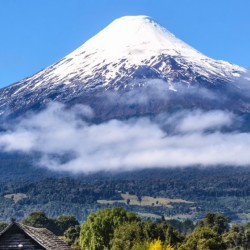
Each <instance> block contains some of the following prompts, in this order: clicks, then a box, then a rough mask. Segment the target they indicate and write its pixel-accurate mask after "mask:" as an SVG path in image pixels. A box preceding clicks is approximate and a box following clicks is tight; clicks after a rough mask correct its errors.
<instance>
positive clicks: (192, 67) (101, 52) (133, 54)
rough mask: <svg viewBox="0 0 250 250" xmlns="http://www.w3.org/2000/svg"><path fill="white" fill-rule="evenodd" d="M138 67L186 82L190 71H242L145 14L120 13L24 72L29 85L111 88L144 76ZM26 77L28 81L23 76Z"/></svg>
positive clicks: (230, 73) (229, 73)
mask: <svg viewBox="0 0 250 250" xmlns="http://www.w3.org/2000/svg"><path fill="white" fill-rule="evenodd" d="M142 67H148V68H149V69H150V71H151V73H153V76H152V77H151V78H154V77H155V76H156V78H160V79H164V80H166V81H169V82H175V81H179V80H180V79H181V78H182V77H184V78H185V79H184V80H185V81H186V82H188V81H190V80H192V79H193V78H194V76H193V74H195V75H196V76H199V77H200V76H201V77H205V78H208V79H209V78H211V77H212V78H215V77H216V78H218V77H222V78H226V79H227V80H230V79H231V78H234V77H237V76H238V75H240V74H241V73H242V72H244V69H243V68H241V67H239V66H237V65H232V64H230V63H227V62H223V61H216V60H213V59H211V58H209V57H207V56H205V55H203V54H202V53H200V52H198V51H197V50H195V49H193V48H192V47H190V46H189V45H187V44H186V43H184V42H182V41H181V40H180V39H178V38H176V37H175V36H174V35H173V34H172V33H170V32H169V31H167V30H166V29H165V28H164V27H162V26H161V25H160V24H158V23H157V22H156V21H154V20H153V19H152V18H150V17H147V16H125V17H121V18H119V19H116V20H114V21H113V22H112V23H111V24H110V25H108V26H107V27H106V28H104V29H103V30H102V31H100V32H99V33H98V34H96V35H95V36H94V37H92V38H91V39H89V40H88V41H87V42H85V43H84V44H83V45H82V46H81V47H79V48H78V49H76V50H75V51H73V52H72V53H71V54H69V55H68V56H66V57H65V58H63V59H62V60H61V61H59V62H58V63H56V64H54V65H52V66H50V67H48V68H46V69H45V70H43V71H41V72H39V73H37V74H35V75H34V76H32V77H31V78H28V85H29V86H28V87H29V88H30V89H31V90H34V89H36V88H39V87H41V86H46V85H47V84H49V85H51V84H53V85H56V84H66V85H68V84H71V85H76V84H77V85H79V84H81V85H82V86H85V87H86V88H88V87H91V88H93V87H95V86H97V85H98V86H100V85H102V86H106V87H107V88H110V87H112V86H113V85H114V84H117V83H118V82H121V81H122V79H124V77H127V78H129V79H134V78H138V77H139V78H140V77H141V78H145V77H146V76H144V75H138V68H142ZM176 68H177V69H178V70H179V69H182V72H181V71H180V70H179V71H176ZM185 71H186V73H185ZM135 72H136V73H135ZM151 73H150V74H151ZM180 73H181V74H180ZM140 74H141V73H140ZM150 74H149V73H147V74H146V75H147V77H148V75H150ZM187 74H189V75H190V77H189V76H187ZM191 78H192V79H191ZM22 82H23V81H21V82H19V84H22ZM25 82H26V84H25V85H26V87H27V79H25ZM127 82H128V81H127ZM112 84H113V85H112ZM126 86H127V85H126ZM24 87H25V86H23V87H22V88H24ZM22 88H21V89H17V90H16V92H15V93H18V92H19V91H21V90H22Z"/></svg>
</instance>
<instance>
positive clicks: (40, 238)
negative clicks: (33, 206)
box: [0, 222, 71, 250]
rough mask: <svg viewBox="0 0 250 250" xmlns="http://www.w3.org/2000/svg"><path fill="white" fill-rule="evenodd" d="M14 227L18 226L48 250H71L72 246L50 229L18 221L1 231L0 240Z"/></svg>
mask: <svg viewBox="0 0 250 250" xmlns="http://www.w3.org/2000/svg"><path fill="white" fill-rule="evenodd" d="M14 227H16V228H18V229H19V230H20V231H22V232H23V233H24V234H26V235H27V236H29V237H30V238H31V239H32V240H34V241H35V242H37V243H38V245H40V246H41V247H42V248H44V249H46V250H71V248H70V247H69V246H68V245H67V244H66V243H65V242H64V241H62V240H60V239H59V238H58V237H57V236H56V235H54V234H53V233H52V232H51V231H49V230H48V229H46V228H35V227H30V226H26V225H23V224H21V223H17V222H13V223H11V224H10V225H9V226H7V227H6V228H5V229H4V230H3V231H2V232H1V233H0V240H1V237H3V236H4V235H6V234H7V233H8V232H10V231H11V230H12V229H13V228H14ZM0 242H1V241H0ZM0 244H1V243H0ZM0 249H1V247H0Z"/></svg>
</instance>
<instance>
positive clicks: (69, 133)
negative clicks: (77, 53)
mask: <svg viewBox="0 0 250 250" xmlns="http://www.w3.org/2000/svg"><path fill="white" fill-rule="evenodd" d="M92 116H93V111H92V110H91V109H90V108H89V107H88V106H82V105H77V106H74V107H72V108H70V109H67V108H65V106H64V105H62V104H59V103H55V104H52V105H50V106H49V107H48V108H47V109H46V110H44V111H42V112H40V113H38V114H33V115H29V116H28V117H26V118H24V119H22V120H20V121H19V122H18V123H16V124H15V125H13V124H12V126H9V129H8V130H7V131H5V132H2V133H1V134H0V148H1V150H4V151H8V152H9V151H20V152H23V153H31V152H39V153H40V154H41V155H42V156H41V158H40V159H39V165H41V166H44V167H47V168H50V169H53V170H58V171H70V172H75V173H78V172H85V173H88V172H96V171H100V170H131V169H138V168H152V167H163V168H169V167H187V166H193V165H201V166H217V165H237V166H246V165H249V164H250V158H249V149H250V134H249V133H240V132H236V131H234V132H230V133H229V132H227V133H226V132H223V130H222V128H223V127H225V126H226V127H227V126H230V125H231V123H232V122H233V121H234V119H235V117H234V115H233V114H231V113H228V112H224V111H210V112H202V111H201V110H196V111H191V112H188V111H186V112H180V113H178V114H175V115H170V114H167V113H166V114H164V115H162V116H161V117H157V119H150V118H138V119H129V120H126V121H120V120H110V121H107V122H105V123H100V124H93V123H88V122H86V119H84V118H86V117H87V118H90V117H92ZM166 126H172V128H174V133H167V132H166V129H165V127H166ZM65 156H67V157H65ZM62 158H63V159H64V160H63V161H62ZM65 159H66V160H65Z"/></svg>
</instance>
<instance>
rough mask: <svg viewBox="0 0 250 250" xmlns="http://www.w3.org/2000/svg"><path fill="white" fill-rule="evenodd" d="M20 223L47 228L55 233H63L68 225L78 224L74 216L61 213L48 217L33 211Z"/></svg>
mask: <svg viewBox="0 0 250 250" xmlns="http://www.w3.org/2000/svg"><path fill="white" fill-rule="evenodd" d="M22 223H23V224H25V225H28V226H32V227H38V228H47V229H49V230H50V231H51V232H53V233H54V234H56V235H63V234H64V232H65V231H66V230H67V229H69V228H70V227H75V226H77V225H79V222H78V221H77V220H76V218H75V217H74V216H70V215H61V216H58V217H56V218H49V217H47V216H46V214H45V213H44V212H33V213H31V214H30V215H29V216H28V217H27V218H26V219H24V220H23V221H22Z"/></svg>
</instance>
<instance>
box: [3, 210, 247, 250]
mask: <svg viewBox="0 0 250 250" xmlns="http://www.w3.org/2000/svg"><path fill="white" fill-rule="evenodd" d="M21 222H22V223H23V224H25V225H29V226H33V227H43V228H47V229H49V230H51V231H52V232H53V233H55V234H56V235H58V236H59V237H60V238H61V239H63V240H64V241H65V242H67V243H68V244H69V246H71V248H72V249H75V250H84V249H85V250H233V249H234V250H236V249H237V250H248V249H250V223H246V224H231V223H230V221H229V219H228V218H227V217H225V216H224V215H221V214H213V213H209V214H207V215H206V216H205V217H204V218H203V219H202V220H200V221H198V222H197V223H195V224H194V223H193V222H192V221H191V220H184V221H178V220H165V219H164V218H163V217H162V218H161V219H159V220H155V221H153V220H150V219H143V218H141V217H140V216H138V215H137V214H136V213H134V212H131V211H128V210H126V209H124V208H122V207H114V208H106V209H101V210H98V211H97V212H93V213H91V214H90V215H89V216H88V217H87V219H86V221H84V222H83V223H82V224H80V223H79V222H78V221H77V220H76V218H75V217H73V216H67V215H61V216H58V217H54V218H50V217H48V216H47V215H46V214H45V213H44V212H33V213H31V214H29V216H27V218H25V219H24V220H22V221H21ZM5 226H6V224H5V223H2V224H1V228H2V229H3V228H4V227H5Z"/></svg>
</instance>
